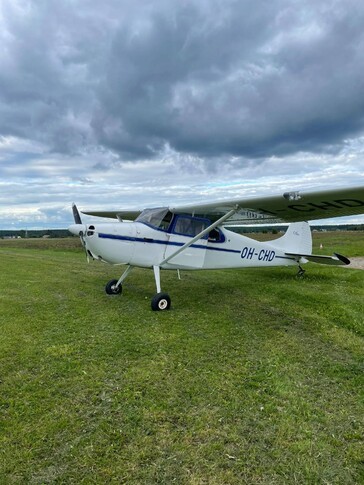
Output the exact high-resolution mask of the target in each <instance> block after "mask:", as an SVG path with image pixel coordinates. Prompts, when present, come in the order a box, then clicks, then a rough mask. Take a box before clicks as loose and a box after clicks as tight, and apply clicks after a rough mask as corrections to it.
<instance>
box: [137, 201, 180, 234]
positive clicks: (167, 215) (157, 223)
mask: <svg viewBox="0 0 364 485" xmlns="http://www.w3.org/2000/svg"><path fill="white" fill-rule="evenodd" d="M172 215H173V214H172V212H169V210H168V208H167V207H158V208H156V209H145V210H143V212H142V213H141V214H140V215H139V216H138V217H137V218H136V219H135V221H136V222H144V224H148V226H152V227H155V228H157V229H161V230H162V231H167V230H168V228H169V225H170V223H171V220H172Z"/></svg>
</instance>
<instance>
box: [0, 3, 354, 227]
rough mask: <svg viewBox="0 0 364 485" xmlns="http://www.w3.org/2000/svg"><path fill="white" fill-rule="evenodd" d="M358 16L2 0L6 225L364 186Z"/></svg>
mask: <svg viewBox="0 0 364 485" xmlns="http://www.w3.org/2000/svg"><path fill="white" fill-rule="evenodd" d="M363 25H364V2H363V1H362V0H346V1H345V2H343V1H342V0H340V1H336V0H105V1H103V2H95V1H94V0H0V229H26V228H28V229H30V228H65V227H67V226H68V225H69V224H70V223H72V220H73V219H72V211H71V204H72V202H75V203H77V205H78V207H79V208H80V209H84V210H87V209H89V210H102V209H110V210H111V209H114V210H117V209H120V210H122V209H139V208H143V207H156V206H163V205H178V204H179V203H181V204H183V203H186V202H191V203H192V202H196V201H210V202H212V201H214V200H217V199H221V198H234V197H244V196H249V197H251V196H266V195H271V194H279V193H281V192H286V191H290V190H299V189H304V190H311V189H312V190H315V189H331V188H334V187H346V186H359V185H362V186H363V185H364V76H363V73H364V55H363V52H364V29H363ZM357 219H358V218H357Z"/></svg>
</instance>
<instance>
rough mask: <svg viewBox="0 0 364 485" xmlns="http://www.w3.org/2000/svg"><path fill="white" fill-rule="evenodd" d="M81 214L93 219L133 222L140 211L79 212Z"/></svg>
mask: <svg viewBox="0 0 364 485" xmlns="http://www.w3.org/2000/svg"><path fill="white" fill-rule="evenodd" d="M81 212H82V214H86V215H87V216H95V217H106V218H109V219H117V220H118V221H120V222H122V221H123V220H128V221H134V219H136V218H137V217H138V216H139V215H140V214H141V213H142V211H141V210H125V211H81Z"/></svg>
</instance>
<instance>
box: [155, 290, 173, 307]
mask: <svg viewBox="0 0 364 485" xmlns="http://www.w3.org/2000/svg"><path fill="white" fill-rule="evenodd" d="M151 305H152V310H154V311H163V310H169V308H170V306H171V299H170V297H169V295H168V293H157V294H156V295H154V296H153V298H152V302H151Z"/></svg>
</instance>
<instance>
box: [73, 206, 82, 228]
mask: <svg viewBox="0 0 364 485" xmlns="http://www.w3.org/2000/svg"><path fill="white" fill-rule="evenodd" d="M72 212H73V218H74V220H75V224H82V221H81V216H80V213H79V212H78V209H77V206H76V204H75V203H73V204H72Z"/></svg>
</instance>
